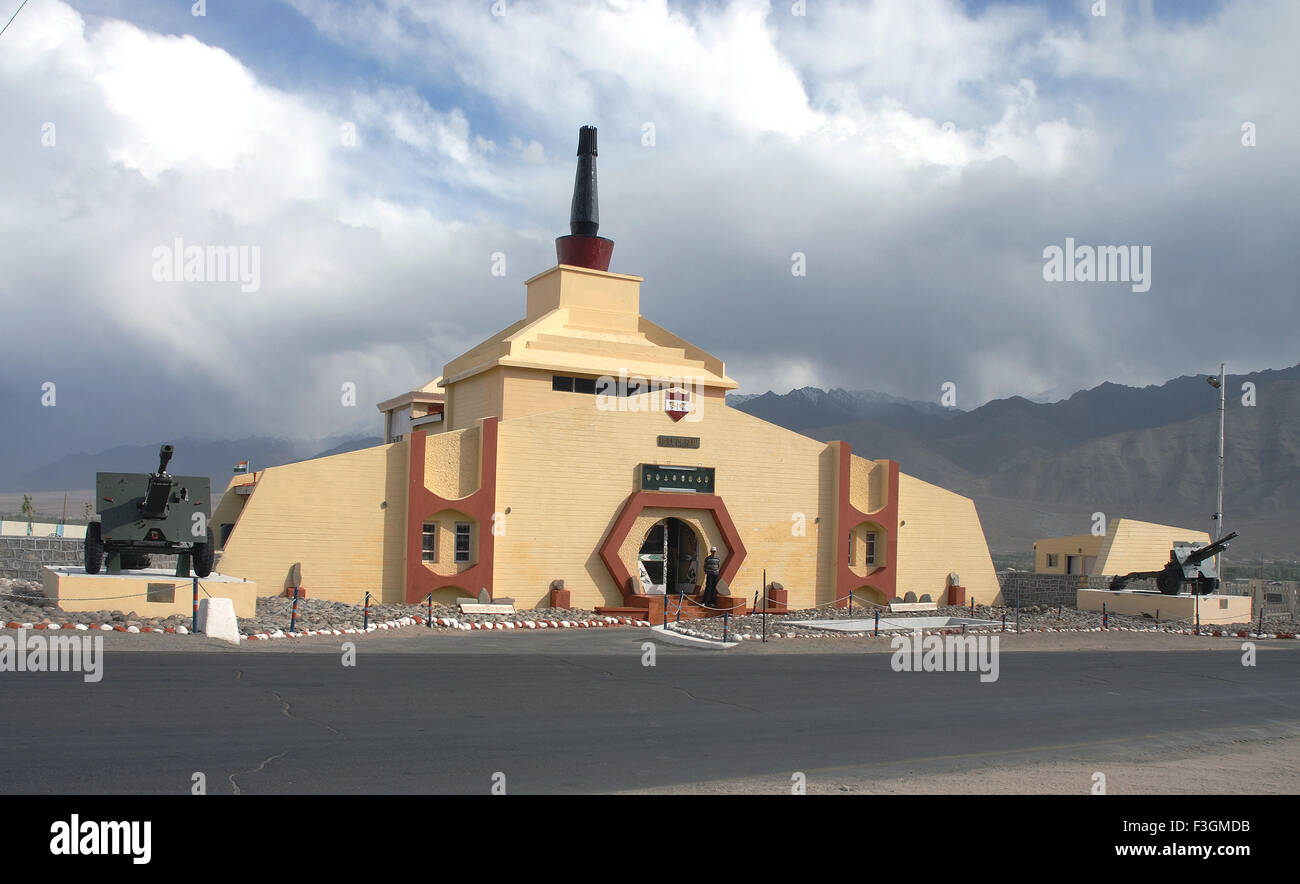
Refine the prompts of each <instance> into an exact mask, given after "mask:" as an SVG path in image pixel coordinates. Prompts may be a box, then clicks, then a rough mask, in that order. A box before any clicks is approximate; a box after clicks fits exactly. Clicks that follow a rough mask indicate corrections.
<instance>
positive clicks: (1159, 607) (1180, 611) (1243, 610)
mask: <svg viewBox="0 0 1300 884" xmlns="http://www.w3.org/2000/svg"><path fill="white" fill-rule="evenodd" d="M1197 598H1198V597H1197V596H1194V595H1164V594H1163V593H1159V592H1110V591H1108V590H1104V589H1081V590H1079V595H1078V601H1077V603H1076V604H1077V606H1078V608H1079V610H1080V611H1100V610H1101V606H1102V603H1105V605H1106V610H1107V611H1108V612H1109V613H1111V614H1128V615H1129V616H1137V617H1140V616H1142V615H1146V616H1148V617H1152V618H1155V617H1156V616H1157V612H1158V616H1159V618H1160V622H1161V623H1163V622H1165V621H1166V620H1185V621H1186V622H1187V623H1188V624H1189V625H1191V624H1193V623H1195V622H1196V617H1197V609H1198V608H1199V609H1200V620H1201V624H1202V625H1205V624H1223V623H1249V622H1250V621H1251V606H1250V596H1245V595H1219V594H1218V593H1214V594H1212V595H1203V596H1200V597H1199V598H1200V602H1199V604H1198V602H1197Z"/></svg>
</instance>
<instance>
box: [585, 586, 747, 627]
mask: <svg viewBox="0 0 1300 884" xmlns="http://www.w3.org/2000/svg"><path fill="white" fill-rule="evenodd" d="M701 598H703V593H697V594H696V595H693V596H692V595H684V596H678V595H668V596H662V595H658V596H633V598H632V599H631V601H632V603H633V604H632V605H630V606H622V605H619V606H602V607H598V608H596V613H597V614H608V615H609V616H611V617H636V618H638V619H641V620H649V621H650V622H651V623H655V624H658V623H662V622H663V620H664V614H665V613H667V615H668V619H669V620H670V621H672V620H677V619H678V616H677V603H678V600H679V599H680V601H681V609H682V613H681V618H680V619H682V620H699V619H701V618H703V617H721V616H722V614H723V613H724V611H729V612H730V613H731V614H732V615H733V616H739V615H741V614H746V613H748V611H749V609H748V607H747V606H746V603H745V599H744V598H742V597H741V596H735V595H720V596H718V602H717V604H716V605H714V606H713V608H706V607H705V606H704V604H703V603H702V602H701V601H700V599H701ZM642 600H644V601H645V606H644V607H642V606H640V605H637V602H641V601H642Z"/></svg>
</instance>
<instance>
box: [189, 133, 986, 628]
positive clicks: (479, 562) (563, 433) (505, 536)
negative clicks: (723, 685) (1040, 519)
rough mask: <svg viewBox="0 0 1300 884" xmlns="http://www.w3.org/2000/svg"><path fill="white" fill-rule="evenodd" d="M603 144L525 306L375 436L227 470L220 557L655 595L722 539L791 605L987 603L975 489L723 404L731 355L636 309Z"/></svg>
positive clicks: (582, 600) (728, 570)
mask: <svg viewBox="0 0 1300 884" xmlns="http://www.w3.org/2000/svg"><path fill="white" fill-rule="evenodd" d="M588 133H589V134H588ZM595 155H596V151H595V130H594V129H589V128H588V127H584V129H583V132H582V135H581V136H580V143H579V167H578V180H577V186H576V187H575V194H574V206H573V215H572V219H571V224H570V229H571V231H572V233H571V234H570V235H569V236H564V237H560V238H559V239H558V240H557V243H556V245H557V257H558V262H559V263H558V264H557V265H556V266H554V267H552V268H551V269H549V270H547V271H545V272H543V273H540V274H538V275H537V276H534V277H533V278H532V279H529V280H528V281H527V282H526V283H525V288H526V297H525V304H524V316H523V318H522V319H520V320H519V321H517V322H515V323H514V324H513V325H511V326H509V327H508V328H506V329H504V330H503V331H501V332H499V333H497V334H496V335H493V336H492V337H491V338H489V339H488V340H487V341H485V342H483V343H481V344H479V345H478V346H476V347H474V348H473V349H471V350H469V351H467V352H465V353H464V354H462V355H461V356H459V357H457V358H455V359H453V360H452V361H451V362H449V363H447V364H446V366H445V367H444V368H443V372H442V375H441V377H438V378H435V379H434V380H433V381H430V382H429V383H428V384H426V385H425V386H424V387H421V388H420V389H418V390H413V391H410V392H407V393H404V394H402V395H400V396H396V397H394V398H392V399H389V400H387V401H385V402H381V403H379V410H380V412H381V413H382V415H383V422H384V440H385V441H384V443H383V444H381V445H377V446H375V447H372V448H366V449H363V450H359V451H353V452H349V453H345V454H338V455H333V456H330V457H322V458H317V459H314V460H309V461H303V462H300V463H294V464H288V465H285V466H279V467H272V468H269V469H266V470H261V471H258V472H256V473H251V474H246V475H240V476H236V477H235V478H234V479H233V480H232V481H231V483H230V486H229V487H228V489H227V491H226V494H225V495H224V496H223V498H222V499H221V502H220V503H219V505H218V506H217V508H216V510H215V511H214V513H213V516H212V521H213V524H214V525H215V526H216V528H217V531H216V534H217V542H218V549H219V551H220V560H219V562H220V564H219V567H220V570H221V572H222V573H224V574H228V575H232V576H237V577H246V578H248V579H249V580H256V581H257V583H258V584H259V586H260V587H263V588H270V589H272V590H275V591H278V590H279V589H280V588H282V587H289V586H290V585H291V573H292V569H293V566H294V564H295V563H301V582H302V585H303V586H304V587H305V589H306V591H307V593H308V594H309V595H310V596H311V597H313V598H325V599H335V600H339V601H346V602H359V601H360V600H361V598H362V595H363V594H364V593H365V592H366V591H370V592H371V593H372V594H373V596H374V598H376V599H377V600H379V601H382V602H388V603H393V602H410V603H416V602H421V601H423V600H424V599H426V598H427V597H428V596H429V594H430V593H432V594H433V598H434V601H435V602H441V603H448V602H451V601H453V600H454V599H455V598H458V597H466V596H477V595H478V594H479V592H480V591H481V590H483V589H486V590H487V592H488V593H489V594H490V595H491V596H492V597H493V598H502V597H509V598H512V599H514V601H515V604H516V605H517V606H519V607H539V606H550V605H557V606H572V607H575V608H585V609H596V608H602V609H605V610H607V611H624V612H630V611H643V612H645V613H646V615H647V616H651V617H653V616H656V615H658V614H659V613H661V612H662V610H663V604H664V599H665V598H666V597H667V598H673V597H675V595H676V594H695V593H697V592H698V589H699V588H700V587H701V586H702V585H703V583H704V570H703V561H704V558H705V557H706V556H707V555H708V552H709V548H710V547H714V546H716V547H717V549H718V555H719V557H720V558H721V559H722V574H721V576H722V580H723V581H725V582H726V584H727V585H728V586H729V590H730V593H731V598H730V599H729V600H728V602H727V604H729V605H733V606H743V605H744V604H745V603H751V604H752V602H753V597H754V594H755V593H756V592H759V591H760V590H761V588H762V582H763V576H764V574H766V577H767V580H768V581H769V584H774V583H775V584H780V587H781V589H779V590H778V591H777V592H775V593H774V594H773V599H774V601H775V604H774V605H773V606H777V607H779V606H781V604H780V603H785V604H788V606H789V608H791V609H797V608H807V607H813V606H817V605H831V604H838V605H845V604H848V603H849V599H850V596H852V597H853V598H854V599H856V600H859V601H870V602H876V603H885V602H888V601H890V600H892V599H894V598H895V597H902V596H904V595H906V594H907V593H915V595H916V597H917V598H920V597H922V596H926V595H928V596H930V597H931V598H932V599H933V600H935V601H938V602H943V601H945V600H952V601H961V600H963V599H964V600H969V599H971V598H974V599H975V600H976V601H978V602H981V603H991V602H993V601H994V599H995V598H996V597H997V596H998V581H997V577H996V574H995V573H994V569H993V563H992V560H991V559H990V557H989V552H988V546H987V544H986V542H985V539H984V533H983V530H982V528H981V526H980V521H979V517H978V515H977V514H976V511H975V505H974V503H973V501H971V500H970V499H969V498H966V497H963V496H961V495H958V494H954V493H952V492H949V491H946V490H944V489H942V488H939V487H937V486H935V485H931V484H928V483H926V482H922V481H920V480H919V479H915V478H913V477H911V476H908V475H907V474H905V473H902V472H900V471H899V466H898V464H897V463H896V462H894V461H890V460H872V459H869V458H866V457H861V456H858V455H856V454H854V453H853V452H851V451H850V449H849V445H848V444H847V443H845V442H819V441H817V440H815V439H811V438H808V437H806V436H802V435H800V434H798V433H795V432H792V431H789V430H786V429H783V428H781V427H778V426H776V425H774V424H771V423H768V422H766V421H763V420H760V419H758V418H756V417H753V416H751V415H749V414H746V413H744V412H742V411H739V410H736V409H734V408H731V407H729V406H728V405H727V403H726V394H727V392H728V391H731V390H734V389H736V387H737V384H736V382H735V381H734V380H732V379H731V378H730V377H728V376H727V373H726V368H725V366H724V365H723V363H722V360H720V359H718V358H716V357H714V356H712V355H710V354H708V353H706V352H704V351H703V350H701V349H699V348H698V347H696V346H694V345H692V344H691V343H689V342H687V341H685V340H683V339H681V338H679V337H677V336H676V335H674V334H672V333H671V332H669V331H667V330H666V329H664V328H661V327H660V326H658V325H656V324H655V323H653V322H651V321H650V320H648V319H646V318H645V316H643V315H642V313H641V301H640V288H641V278H640V277H637V276H628V275H624V274H621V273H611V272H609V269H608V264H609V259H610V254H611V253H612V250H613V243H612V242H611V241H610V240H608V239H605V238H604V237H600V236H597V235H596V224H595V216H596V211H595ZM950 575H959V576H952V577H950ZM951 587H955V588H951ZM950 588H951V591H950Z"/></svg>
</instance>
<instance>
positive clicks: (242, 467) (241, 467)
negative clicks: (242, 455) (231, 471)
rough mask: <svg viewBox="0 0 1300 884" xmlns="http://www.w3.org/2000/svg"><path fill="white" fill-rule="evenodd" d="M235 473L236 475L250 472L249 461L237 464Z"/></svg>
mask: <svg viewBox="0 0 1300 884" xmlns="http://www.w3.org/2000/svg"><path fill="white" fill-rule="evenodd" d="M235 472H236V473H247V472H248V461H246V460H241V461H240V462H239V463H237V464H235Z"/></svg>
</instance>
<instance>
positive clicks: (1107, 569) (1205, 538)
mask: <svg viewBox="0 0 1300 884" xmlns="http://www.w3.org/2000/svg"><path fill="white" fill-rule="evenodd" d="M1179 540H1187V541H1191V542H1193V543H1209V542H1210V535H1209V534H1208V533H1206V532H1205V531H1194V530H1192V529H1190V528H1178V527H1175V526H1173V525H1157V524H1156V523H1154V522H1139V521H1138V520H1137V519H1111V520H1110V525H1109V527H1108V530H1107V531H1106V539H1105V541H1104V542H1103V543H1102V546H1101V552H1100V553H1099V554H1098V555H1097V567H1096V573H1097V574H1107V575H1111V576H1114V575H1117V574H1128V573H1129V572H1130V571H1158V570H1160V569H1161V568H1163V567H1164V566H1165V563H1166V562H1168V561H1169V552H1170V550H1171V549H1173V545H1174V542H1175V541H1179Z"/></svg>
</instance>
